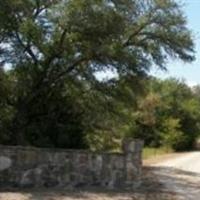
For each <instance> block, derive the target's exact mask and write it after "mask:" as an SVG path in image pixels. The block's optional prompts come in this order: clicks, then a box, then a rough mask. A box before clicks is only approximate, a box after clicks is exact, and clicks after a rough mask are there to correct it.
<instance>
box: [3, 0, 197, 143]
mask: <svg viewBox="0 0 200 200" xmlns="http://www.w3.org/2000/svg"><path fill="white" fill-rule="evenodd" d="M0 47H1V49H0V62H1V63H5V64H10V66H11V67H12V69H13V70H14V73H16V77H17V95H18V96H17V98H15V102H14V106H15V108H16V110H17V111H16V113H15V117H14V118H13V123H12V128H11V129H12V130H13V131H14V132H15V133H14V135H16V139H17V143H20V144H21V143H24V138H25V136H24V135H27V134H28V133H27V132H30V131H28V130H29V128H28V127H30V126H31V124H32V123H33V122H32V121H34V123H36V122H37V121H40V122H41V124H43V125H44V127H49V128H48V129H46V128H44V132H43V134H44V133H45V135H46V137H47V138H49V135H48V130H50V129H51V125H52V122H51V123H49V120H44V119H43V117H42V115H44V116H47V115H50V113H49V107H51V106H50V105H49V106H44V102H45V101H46V103H48V104H49V103H50V102H53V103H52V105H54V102H55V101H57V100H58V99H59V100H58V101H57V102H56V105H58V104H59V101H64V100H61V99H65V100H66V101H65V102H68V103H69V102H70V103H69V105H68V108H73V107H75V108H77V107H79V105H80V99H81V98H85V95H84V94H85V93H89V92H90V91H98V94H99V95H102V96H104V100H103V102H105V101H106V99H108V97H109V96H110V94H109V92H108V90H111V88H112V87H110V85H112V84H113V85H117V84H118V82H120V81H121V79H126V78H128V79H129V80H130V79H131V80H135V77H138V76H144V75H145V74H146V73H147V72H148V71H149V69H150V68H151V66H152V65H157V66H159V67H160V68H165V63H166V61H167V59H168V58H169V57H173V58H178V59H181V60H183V61H186V62H190V61H192V60H193V59H194V55H193V54H194V50H193V41H192V37H191V33H190V31H189V30H188V29H187V27H186V19H185V17H184V15H183V12H182V10H181V8H180V6H179V4H178V3H176V2H175V1H174V0H145V1H140V0H135V1H133V0H123V1H122V0H64V1H58V0H54V1H53V0H6V1H3V0H0ZM106 70H114V71H116V73H117V76H116V79H115V80H113V81H112V84H111V83H110V82H108V83H106V82H105V83H104V84H102V83H100V82H99V80H98V78H97V77H96V73H97V72H102V71H106ZM107 84H108V86H109V87H107V86H106V87H107V88H108V90H105V89H103V88H105V85H107ZM75 91H78V92H75ZM73 94H76V95H77V96H76V97H74V96H73ZM90 94H94V95H96V94H97V93H96V92H94V93H90ZM57 96H58V99H56V97H57ZM115 96H116V95H115ZM118 97H119V96H118ZM118 97H117V98H118ZM60 98H61V99H60ZM55 99H56V100H55ZM98 99H99V98H98ZM100 99H102V98H100ZM101 102H102V101H101ZM91 103H93V102H91ZM72 104H73V105H75V106H70V105H72ZM36 107H37V108H36ZM66 108H67V107H66ZM43 109H44V110H43ZM50 110H51V109H50ZM61 110H62V106H58V107H56V108H54V109H53V111H52V115H53V116H52V117H53V119H54V120H52V121H55V122H56V121H59V123H57V125H56V126H55V127H56V128H55V129H57V130H59V129H60V126H59V124H60V123H61V124H64V122H60V120H58V119H59V117H60V116H61V115H60V113H61ZM75 110H79V111H80V112H81V113H82V111H81V109H75ZM83 110H84V109H83ZM41 111H42V112H41ZM74 112H75V111H74V109H72V111H71V112H70V113H74ZM76 113H77V112H76ZM77 115H80V113H79V112H78V113H77ZM33 116H34V117H33ZM58 116H59V117H58ZM65 116H68V117H66V122H65V123H66V124H67V123H68V124H73V123H72V122H71V121H70V120H67V119H69V118H70V116H71V115H67V114H66V113H65ZM72 116H73V115H72ZM80 121H81V120H80ZM36 124H37V123H36ZM24 127H25V129H26V131H25V132H24V134H23V132H22V131H21V130H22V128H23V129H24ZM80 127H81V129H82V125H80ZM41 130H43V128H41ZM58 132H59V131H58ZM39 134H41V133H40V132H39ZM43 134H41V135H43ZM30 141H32V139H30V140H29V142H30ZM54 141H55V140H54V139H51V141H50V143H54ZM25 143H26V142H25ZM55 146H58V145H56V144H55ZM79 146H80V145H79Z"/></svg>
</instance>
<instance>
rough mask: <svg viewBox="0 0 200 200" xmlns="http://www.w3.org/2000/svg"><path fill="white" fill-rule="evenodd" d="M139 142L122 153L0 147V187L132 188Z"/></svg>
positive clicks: (138, 166)
mask: <svg viewBox="0 0 200 200" xmlns="http://www.w3.org/2000/svg"><path fill="white" fill-rule="evenodd" d="M141 152H142V142H141V141H139V140H136V141H132V140H126V141H124V143H123V152H122V153H94V152H90V151H84V150H80V151H79V150H59V149H40V148H29V147H18V146H16V147H9V146H0V187H66V188H67V187H82V186H98V187H99V186H101V187H106V188H124V187H126V188H132V187H135V186H137V185H139V183H140V178H141V167H142V162H141V161H142V158H141Z"/></svg>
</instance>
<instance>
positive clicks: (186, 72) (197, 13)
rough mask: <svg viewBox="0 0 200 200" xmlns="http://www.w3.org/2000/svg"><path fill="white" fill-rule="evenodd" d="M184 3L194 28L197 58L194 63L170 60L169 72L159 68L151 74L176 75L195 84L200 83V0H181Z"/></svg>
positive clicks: (191, 26) (188, 82) (163, 76)
mask: <svg viewBox="0 0 200 200" xmlns="http://www.w3.org/2000/svg"><path fill="white" fill-rule="evenodd" d="M179 1H181V3H183V4H184V6H183V10H184V12H185V15H186V17H187V19H188V27H189V29H190V30H192V32H193V35H194V38H195V42H194V43H195V51H196V60H195V61H194V62H193V63H187V64H185V63H183V62H182V61H172V60H169V62H168V64H167V69H168V71H167V72H163V71H161V70H158V69H154V70H152V72H151V74H153V75H155V76H157V77H159V78H162V79H164V78H168V77H176V78H178V79H184V80H185V82H186V83H187V84H188V85H190V86H194V85H197V84H200V0H179Z"/></svg>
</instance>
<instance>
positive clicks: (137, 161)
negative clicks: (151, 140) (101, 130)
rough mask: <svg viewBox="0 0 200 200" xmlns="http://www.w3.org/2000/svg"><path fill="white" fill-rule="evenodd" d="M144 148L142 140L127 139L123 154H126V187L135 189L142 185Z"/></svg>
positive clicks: (124, 142) (124, 143)
mask: <svg viewBox="0 0 200 200" xmlns="http://www.w3.org/2000/svg"><path fill="white" fill-rule="evenodd" d="M142 148H143V142H142V141H141V140H133V139H129V138H127V139H125V140H124V141H123V152H124V154H125V177H126V183H125V184H126V186H127V187H128V188H134V187H137V186H139V185H140V182H141V181H140V180H141V173H142Z"/></svg>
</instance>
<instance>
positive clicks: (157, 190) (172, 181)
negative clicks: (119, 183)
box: [0, 167, 200, 200]
mask: <svg viewBox="0 0 200 200" xmlns="http://www.w3.org/2000/svg"><path fill="white" fill-rule="evenodd" d="M143 174H144V176H143V178H142V185H141V186H140V187H139V188H137V189H135V190H134V191H121V190H113V191H110V190H103V189H101V190H100V189H95V188H93V189H76V190H58V189H40V190H36V189H32V190H23V191H16V190H15V191H14V190H1V191H0V200H5V199H6V200H80V199H83V200H86V199H88V200H102V199H103V200H113V199H115V200H177V199H179V198H180V197H181V198H180V199H184V198H185V199H187V200H190V199H191V200H192V199H194V200H197V199H200V184H199V183H200V174H199V173H193V172H188V171H183V170H178V169H175V168H171V167H145V168H144V170H143ZM178 197H179V198H178Z"/></svg>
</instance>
